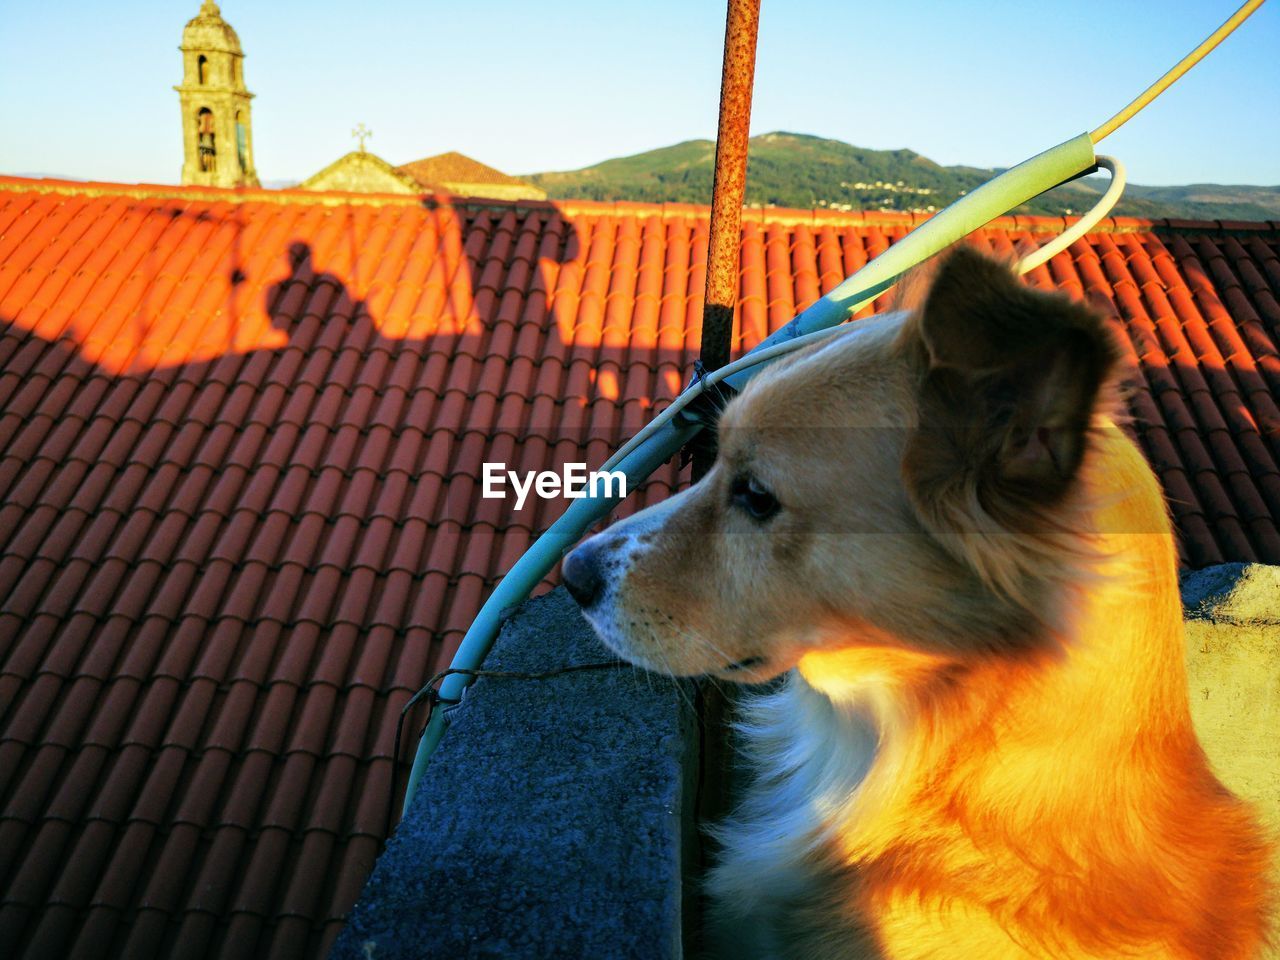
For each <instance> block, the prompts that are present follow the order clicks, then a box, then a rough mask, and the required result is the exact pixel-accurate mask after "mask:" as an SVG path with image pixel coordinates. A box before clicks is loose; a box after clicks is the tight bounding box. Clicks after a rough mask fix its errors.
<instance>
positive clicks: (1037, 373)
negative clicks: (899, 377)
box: [904, 247, 1119, 579]
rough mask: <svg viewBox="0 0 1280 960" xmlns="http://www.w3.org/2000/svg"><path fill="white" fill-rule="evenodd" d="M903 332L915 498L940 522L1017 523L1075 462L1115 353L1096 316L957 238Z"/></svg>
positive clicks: (956, 528) (1063, 485)
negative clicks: (911, 373)
mask: <svg viewBox="0 0 1280 960" xmlns="http://www.w3.org/2000/svg"><path fill="white" fill-rule="evenodd" d="M914 334H915V336H916V337H918V340H919V345H920V349H919V355H920V359H921V376H920V381H919V403H920V419H919V426H918V428H917V429H916V431H915V432H914V434H913V436H912V437H911V439H910V441H909V443H908V445H907V452H906V458H905V461H904V473H905V477H906V480H907V485H908V488H909V491H910V493H911V495H912V497H913V500H914V501H915V503H916V506H917V509H918V510H919V511H920V513H921V515H922V517H924V518H925V519H926V522H927V523H929V522H930V521H933V522H931V523H930V525H931V526H942V527H943V530H942V532H946V533H958V534H968V533H972V532H976V531H975V530H974V529H968V530H966V529H964V527H965V526H966V525H970V526H972V527H976V528H980V529H985V530H986V531H987V532H990V531H991V530H992V529H995V530H1000V531H1010V532H1012V531H1017V530H1019V529H1020V528H1024V529H1025V528H1026V527H1027V525H1028V524H1025V523H1022V522H1021V521H1022V520H1030V519H1032V518H1033V517H1034V516H1036V515H1041V514H1042V510H1043V508H1044V507H1047V506H1049V505H1051V504H1053V503H1055V502H1057V501H1059V500H1060V499H1061V498H1062V497H1063V496H1064V494H1065V493H1066V492H1067V490H1068V489H1069V487H1070V485H1071V481H1072V479H1073V478H1074V477H1075V475H1076V473H1077V471H1078V470H1079V468H1080V464H1081V461H1082V459H1083V456H1084V453H1085V446H1086V442H1087V439H1088V431H1089V428H1090V424H1091V422H1092V421H1093V418H1094V415H1095V413H1096V412H1097V408H1098V406H1099V403H1100V397H1101V395H1102V393H1103V388H1104V385H1105V384H1106V383H1107V381H1108V379H1109V378H1110V376H1111V375H1112V372H1113V370H1114V367H1115V364H1116V361H1117V358H1118V356H1119V353H1118V350H1117V348H1116V345H1115V342H1114V341H1113V339H1112V337H1111V334H1110V333H1109V331H1108V330H1107V328H1106V325H1105V323H1104V321H1103V320H1102V318H1101V317H1099V316H1097V315H1096V314H1095V313H1093V312H1092V311H1091V310H1089V309H1088V308H1086V307H1084V306H1082V305H1080V304H1078V303H1075V302H1072V301H1070V300H1068V299H1067V298H1066V297H1064V296H1062V295H1059V294H1048V293H1042V292H1037V291H1035V290H1032V289H1030V288H1028V287H1026V286H1024V285H1023V284H1021V283H1020V282H1019V281H1018V280H1017V278H1016V277H1015V276H1014V275H1013V272H1012V271H1011V270H1010V269H1009V267H1008V266H1006V265H1005V264H1002V263H999V262H997V261H995V260H991V259H989V258H987V257H985V256H983V255H982V254H980V253H978V252H977V251H975V250H973V249H971V248H968V247H961V248H959V249H957V250H956V251H955V252H953V253H951V254H950V255H948V256H947V257H946V259H945V260H944V261H943V262H942V263H941V265H940V266H939V268H938V270H937V273H936V274H935V276H934V278H933V281H932V284H931V285H930V288H929V290H928V293H927V295H926V297H925V300H924V305H923V307H921V308H920V309H919V311H918V312H917V314H916V318H915V327H914ZM948 528H950V529H948ZM1000 579H1003V578H1000Z"/></svg>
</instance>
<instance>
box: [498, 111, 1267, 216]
mask: <svg viewBox="0 0 1280 960" xmlns="http://www.w3.org/2000/svg"><path fill="white" fill-rule="evenodd" d="M714 163H715V144H714V143H713V142H712V141H710V140H688V141H686V142H684V143H677V144H675V145H673V146H670V147H661V148H659V149H657V150H649V151H647V152H645V153H638V154H635V155H634V156H630V157H619V158H617V159H614V160H606V161H604V162H603V163H598V164H596V165H594V166H591V167H585V168H583V169H582V170H570V171H564V172H558V173H535V174H529V175H526V176H524V177H523V179H525V180H528V181H530V182H531V183H535V184H537V185H538V186H539V187H541V188H542V189H544V190H546V191H547V194H548V196H550V197H552V198H554V199H569V198H577V199H588V200H639V201H646V202H653V203H657V202H663V201H670V202H677V203H707V202H709V200H710V197H711V177H712V168H713V165H714ZM997 172H998V171H995V170H984V169H981V168H979V167H964V166H955V167H944V166H942V165H941V164H937V163H934V162H933V161H932V160H930V159H929V158H928V157H922V156H920V154H918V153H915V152H913V151H911V150H867V149H864V148H862V147H855V146H852V145H850V144H847V143H843V142H842V141H840V140H825V139H823V138H821V137H814V136H809V135H807V134H800V133H766V134H762V135H760V136H757V137H752V138H751V143H750V148H749V152H748V166H747V203H748V204H749V205H753V206H777V207H800V208H808V207H826V208H831V209H836V210H908V211H910V210H914V211H932V210H940V209H942V208H943V207H945V206H946V205H947V204H949V203H951V202H952V201H953V200H955V199H956V198H958V197H960V196H962V195H963V194H965V193H967V192H968V191H970V190H972V189H974V188H975V187H977V186H980V185H981V184H983V183H985V182H986V181H987V180H989V179H990V178H991V177H992V176H994V175H995V174H996V173H997ZM1105 188H1106V177H1105V176H1098V177H1090V178H1087V179H1085V180H1081V181H1077V182H1075V183H1072V184H1068V185H1065V186H1062V187H1058V188H1056V189H1054V190H1051V191H1050V192H1049V193H1047V194H1044V195H1043V196H1040V197H1037V198H1036V199H1034V200H1032V201H1031V202H1029V203H1027V204H1024V205H1023V206H1022V207H1020V208H1018V210H1017V211H1015V212H1017V213H1039V214H1048V215H1051V216H1057V215H1061V214H1064V213H1065V214H1071V213H1074V214H1079V213H1082V212H1084V211H1085V210H1087V209H1088V208H1089V207H1090V206H1092V204H1093V202H1094V200H1096V198H1097V196H1098V194H1099V193H1100V192H1101V191H1102V190H1104V189H1105ZM1115 212H1116V213H1117V214H1122V215H1126V216H1135V217H1187V218H1192V219H1234V220H1271V219H1280V187H1255V186H1220V185H1217V184H1193V185H1190V186H1176V187H1143V186H1139V185H1137V184H1130V185H1129V187H1128V189H1126V190H1125V194H1124V197H1123V198H1122V199H1121V201H1120V204H1119V205H1118V206H1117V208H1116V211H1115Z"/></svg>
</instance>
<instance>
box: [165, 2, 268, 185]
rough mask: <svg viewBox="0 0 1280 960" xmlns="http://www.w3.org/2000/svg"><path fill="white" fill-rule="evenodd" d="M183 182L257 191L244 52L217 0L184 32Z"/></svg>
mask: <svg viewBox="0 0 1280 960" xmlns="http://www.w3.org/2000/svg"><path fill="white" fill-rule="evenodd" d="M178 49H179V50H181V51H182V83H181V84H180V85H178V86H176V87H174V88H173V89H175V90H177V91H178V100H179V102H180V103H181V104H182V157H183V160H182V182H183V183H184V184H200V185H202V186H206V187H256V186H258V171H257V170H256V169H255V168H254V165H253V126H252V124H251V123H250V116H249V101H250V100H251V99H253V94H252V93H250V92H249V91H248V90H246V89H245V85H244V51H243V50H241V49H240V38H239V37H238V36H236V32H235V31H234V30H232V29H231V24H229V23H227V21H225V20H223V19H222V12H221V11H220V10H219V9H218V5H217V4H216V3H214V2H213V0H204V3H202V4H201V5H200V12H199V13H197V14H196V15H195V17H194V18H193V19H191V20H190V21H188V23H187V25H186V27H185V28H184V29H183V31H182V45H181V46H180V47H179V48H178Z"/></svg>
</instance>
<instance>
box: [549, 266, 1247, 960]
mask: <svg viewBox="0 0 1280 960" xmlns="http://www.w3.org/2000/svg"><path fill="white" fill-rule="evenodd" d="M1119 357H1120V352H1119V349H1118V347H1117V345H1116V342H1115V341H1114V339H1113V336H1112V334H1111V333H1110V332H1109V329H1108V327H1107V325H1106V323H1105V322H1104V321H1103V320H1102V318H1100V317H1099V316H1098V315H1096V314H1095V313H1094V312H1092V311H1091V310H1090V309H1088V308H1087V307H1086V306H1084V305H1082V304H1080V303H1078V302H1074V301H1072V300H1070V299H1068V298H1066V297H1065V296H1062V295H1060V294H1051V293H1045V292H1040V291H1035V290H1032V289H1030V288H1028V287H1026V286H1024V285H1023V284H1021V283H1019V282H1018V281H1017V280H1016V278H1015V277H1014V275H1013V273H1012V272H1011V270H1010V269H1009V268H1008V267H1007V265H1004V264H1001V263H998V262H996V261H993V260H991V259H988V258H987V257H985V256H984V255H982V254H980V253H978V252H976V251H975V250H973V249H972V248H968V247H962V248H959V249H957V250H955V251H954V252H952V253H950V254H949V255H947V256H945V257H944V258H942V260H941V263H940V265H939V266H938V267H937V269H936V272H935V273H934V275H933V277H932V279H931V280H930V281H928V285H927V289H926V292H925V294H924V297H923V302H922V304H920V305H919V306H918V307H916V308H915V309H910V310H905V311H896V312H892V313H887V314H881V315H879V316H877V317H875V318H871V319H867V320H862V321H859V322H857V324H856V325H855V327H854V329H852V330H851V331H849V332H847V333H844V334H841V335H836V336H832V337H831V338H830V339H828V340H826V341H824V342H822V343H820V344H818V345H815V346H811V347H808V348H806V349H804V350H801V351H797V352H796V354H794V355H792V356H791V357H789V358H787V359H784V360H781V361H779V362H777V363H775V364H774V365H772V366H770V367H768V368H766V369H765V370H763V371H761V372H760V373H759V374H758V375H757V376H756V377H755V378H754V379H752V380H751V381H750V383H749V384H748V386H747V387H746V388H745V389H744V390H743V391H742V393H741V394H740V395H739V396H737V397H735V398H734V399H732V400H731V401H730V402H728V404H727V405H726V406H725V407H724V409H723V410H722V411H721V413H720V417H719V422H718V428H717V429H718V437H717V442H718V452H717V459H716V462H715V464H714V466H713V467H712V469H711V470H710V471H709V472H708V474H707V475H706V476H705V477H704V478H703V479H702V480H701V481H700V482H699V483H697V484H695V485H694V486H692V487H690V488H688V489H687V490H685V491H683V492H682V493H680V494H678V495H676V496H673V497H671V498H669V499H668V500H666V501H665V502H663V503H661V504H659V505H656V506H653V507H650V508H649V509H647V510H644V511H642V512H640V513H637V514H635V515H634V516H632V517H630V518H628V519H627V520H625V521H622V522H619V523H617V524H615V525H614V526H612V527H611V528H608V529H607V530H605V531H604V532H603V533H600V534H598V535H596V536H594V537H592V538H590V539H589V540H587V541H585V542H583V543H582V544H581V545H580V546H578V547H577V548H576V549H575V550H574V551H572V552H571V553H570V554H569V555H568V556H567V557H566V558H565V561H564V565H563V579H564V582H565V585H566V587H567V588H568V589H569V591H570V593H571V594H572V595H573V596H574V597H575V598H576V599H577V601H578V603H579V605H580V606H581V608H582V611H583V614H584V615H585V617H586V619H587V620H588V621H589V622H590V624H591V625H592V627H593V628H594V629H595V631H596V633H597V634H598V635H599V636H600V638H601V640H602V641H603V642H604V643H605V644H606V645H607V646H608V647H609V648H611V649H612V650H613V651H614V652H616V653H617V654H618V655H619V656H621V657H622V658H624V659H626V660H629V661H631V662H632V663H635V664H638V665H640V666H642V667H645V668H648V669H650V670H656V671H661V672H663V673H667V674H671V675H675V676H699V675H701V676H708V677H714V678H720V679H725V680H732V681H742V682H745V683H750V684H761V683H763V682H764V681H770V680H773V679H774V678H781V679H780V680H779V682H777V683H774V684H772V685H771V688H770V689H769V691H768V692H766V693H762V694H756V695H754V696H751V697H749V698H748V699H747V700H746V702H745V704H744V705H743V706H742V708H741V710H742V717H741V721H740V723H739V725H738V735H739V737H740V738H741V740H742V749H743V751H744V753H745V754H746V756H747V758H748V759H749V760H750V762H751V766H752V770H753V773H752V779H751V782H750V784H749V786H748V787H747V788H746V791H745V795H744V797H743V798H742V800H741V802H740V804H739V805H738V808H737V809H736V811H735V813H734V814H733V816H732V817H731V819H730V820H729V821H728V822H727V823H725V824H722V825H720V826H719V827H718V828H716V829H715V836H716V838H717V839H718V840H719V843H720V846H721V855H720V859H719V862H718V864H717V865H716V866H714V867H713V868H712V869H711V870H710V872H709V875H708V877H707V881H706V882H707V890H708V893H709V896H710V902H711V907H710V911H709V912H710V915H711V920H710V921H709V923H710V929H711V933H710V936H711V939H712V941H713V942H714V943H715V944H717V949H718V955H720V956H723V957H726V958H734V960H737V958H765V957H768V958H797V960H799V958H803V960H824V958H831V960H836V958H840V960H847V958H858V960H869V958H876V960H926V958H928V960H949V958H964V960H975V958H976V960H1002V958H1029V957H1035V958H1045V957H1054V958H1058V957H1067V958H1103V957H1141V958H1161V960H1236V958H1240V960H1244V958H1252V957H1256V956H1258V954H1259V952H1260V951H1261V950H1262V949H1263V947H1264V944H1265V943H1266V942H1267V941H1268V936H1269V933H1268V930H1269V927H1268V920H1267V917H1268V915H1269V910H1270V907H1269V904H1270V889H1269V887H1268V883H1267V879H1266V878H1267V875H1268V870H1269V867H1270V863H1271V856H1272V848H1271V846H1270V841H1269V840H1268V838H1267V837H1266V836H1265V835H1264V833H1263V831H1262V830H1261V829H1260V827H1259V825H1258V823H1257V821H1256V820H1255V818H1254V816H1253V814H1252V813H1251V811H1250V810H1249V808H1248V807H1247V806H1246V805H1245V804H1244V803H1242V802H1241V801H1240V800H1238V799H1237V798H1235V797H1234V796H1232V795H1231V794H1230V793H1229V792H1228V791H1227V790H1226V789H1225V788H1224V787H1223V786H1222V784H1221V783H1219V782H1218V780H1217V779H1216V778H1215V777H1214V775H1213V773H1212V772H1211V770H1210V768H1209V766H1208V763H1207V761H1206V759H1205V756H1204V753H1203V751H1202V749H1201V747H1200V745H1199V743H1198V742H1197V740H1196V737H1195V734H1194V732H1193V730H1192V724H1191V716H1190V713H1189V706H1188V695H1187V681H1186V675H1185V668H1184V664H1183V632H1182V619H1181V606H1180V602H1179V595H1178V586H1177V574H1176V551H1175V546H1174V541H1173V536H1172V532H1171V527H1170V522H1169V518H1168V512H1167V509H1166V507H1165V504H1164V500H1163V497H1162V495H1161V491H1160V488H1159V485H1158V483H1157V481H1156V478H1155V476H1154V475H1153V474H1152V472H1151V469H1150V468H1149V466H1148V465H1147V463H1146V462H1145V460H1144V458H1143V457H1142V454H1141V453H1140V452H1139V450H1138V448H1137V447H1136V446H1135V444H1134V443H1133V442H1132V441H1131V440H1130V439H1129V438H1128V437H1127V436H1126V435H1125V433H1124V432H1123V431H1122V430H1121V429H1120V428H1119V427H1118V426H1117V425H1116V424H1117V422H1118V413H1117V408H1118V406H1119V402H1118V397H1119V390H1118V387H1117V381H1118V371H1117V366H1118V361H1119Z"/></svg>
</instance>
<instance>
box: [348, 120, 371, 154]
mask: <svg viewBox="0 0 1280 960" xmlns="http://www.w3.org/2000/svg"><path fill="white" fill-rule="evenodd" d="M351 135H352V136H353V137H355V138H356V140H357V141H359V143H360V152H361V153H364V142H365V141H366V140H368V139H369V138H370V137H372V136H373V131H372V130H370V129H369V128H368V127H366V126H365V125H364V124H363V123H357V124H356V125H355V127H354V128H352V130H351Z"/></svg>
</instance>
